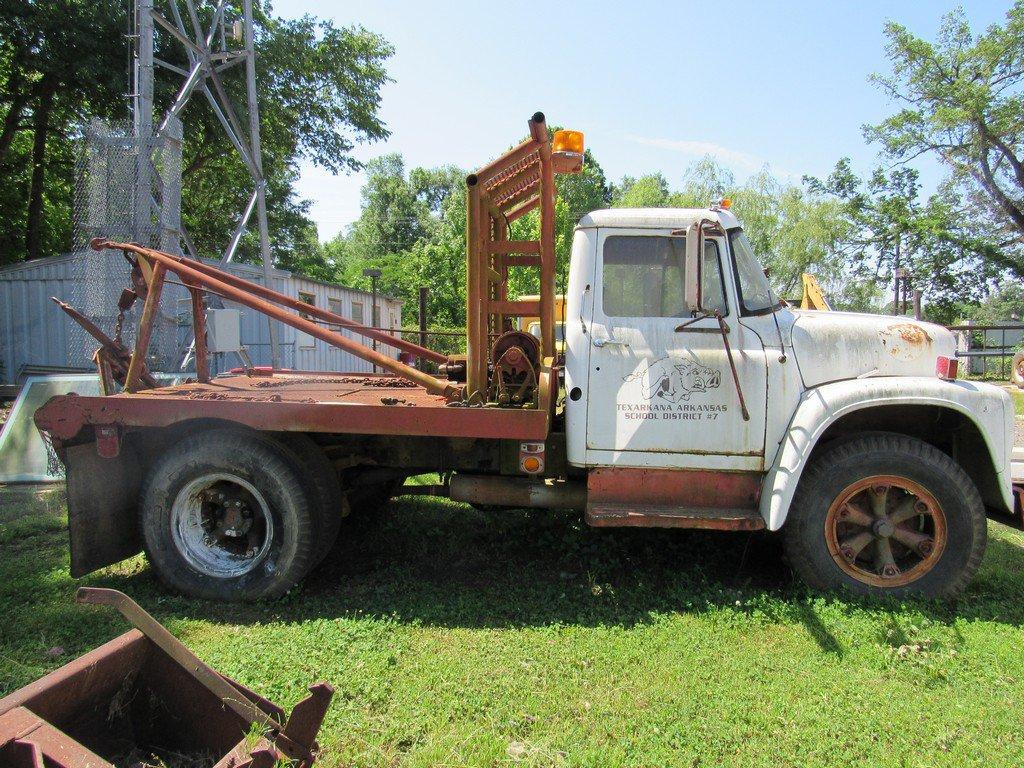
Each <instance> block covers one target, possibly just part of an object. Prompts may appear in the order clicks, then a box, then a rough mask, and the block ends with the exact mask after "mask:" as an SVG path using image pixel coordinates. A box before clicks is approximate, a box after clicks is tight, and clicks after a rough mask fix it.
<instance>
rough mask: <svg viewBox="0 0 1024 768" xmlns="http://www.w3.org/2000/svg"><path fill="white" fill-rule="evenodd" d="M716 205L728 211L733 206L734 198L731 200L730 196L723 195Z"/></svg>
mask: <svg viewBox="0 0 1024 768" xmlns="http://www.w3.org/2000/svg"><path fill="white" fill-rule="evenodd" d="M715 207H716V208H721V209H722V210H723V211H728V210H729V209H730V208H732V200H730V199H729V198H728V197H723V198H722V199H721V200H719V201H718V203H717V204H716V205H715Z"/></svg>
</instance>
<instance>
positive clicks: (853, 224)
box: [805, 158, 997, 319]
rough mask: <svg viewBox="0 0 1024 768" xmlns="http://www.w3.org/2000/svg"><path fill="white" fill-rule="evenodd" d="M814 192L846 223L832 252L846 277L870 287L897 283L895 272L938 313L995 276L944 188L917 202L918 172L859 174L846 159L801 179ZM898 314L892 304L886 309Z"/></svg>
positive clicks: (904, 169)
mask: <svg viewBox="0 0 1024 768" xmlns="http://www.w3.org/2000/svg"><path fill="white" fill-rule="evenodd" d="M805 181H806V183H807V185H808V187H809V189H811V190H812V192H814V193H817V194H821V195H825V196H828V197H830V198H831V199H832V200H833V201H834V202H835V203H837V204H838V205H839V211H840V213H841V216H842V217H843V218H844V219H845V222H846V226H845V229H844V231H843V234H842V236H841V237H839V238H837V240H836V243H835V250H836V253H837V254H838V255H840V256H841V257H842V258H843V259H844V260H845V262H846V264H845V269H846V271H847V273H848V275H849V276H850V277H851V278H852V279H854V280H858V281H861V282H862V283H865V284H868V285H872V284H874V285H894V281H895V274H896V270H898V269H902V270H906V276H907V279H908V280H909V284H910V285H912V286H913V287H914V288H918V289H921V290H922V291H923V292H924V294H925V298H926V300H927V301H928V302H929V304H930V307H931V312H932V316H933V317H934V318H935V319H945V318H946V317H947V315H948V314H949V313H950V312H954V311H955V310H954V308H955V307H956V306H958V305H959V304H962V303H963V302H965V301H969V300H971V299H972V298H974V297H976V296H978V295H981V294H983V293H984V292H985V291H986V284H987V281H988V280H990V279H993V278H994V277H996V276H997V275H996V272H995V270H994V268H993V267H992V266H991V263H990V262H986V261H985V258H984V257H985V255H986V254H987V253H988V252H989V251H988V245H987V243H986V242H985V241H984V240H983V239H981V238H977V237H974V236H972V235H971V234H970V233H968V232H965V231H963V227H962V222H961V221H960V220H959V219H958V217H957V214H956V210H955V206H954V204H953V201H952V200H951V199H950V196H949V194H948V190H947V192H946V193H942V192H940V193H938V194H936V195H933V196H931V197H930V198H928V199H927V200H924V201H922V200H921V196H920V186H921V185H920V182H919V180H918V172H917V171H916V170H915V169H913V168H909V167H901V168H896V169H894V170H891V171H886V170H884V169H882V168H878V169H876V170H875V171H874V172H873V173H872V174H871V176H870V177H869V178H867V179H861V178H860V177H858V176H857V175H856V174H854V172H853V170H852V169H851V166H850V161H849V159H848V158H843V159H842V160H840V161H839V162H838V163H836V167H835V169H834V170H833V171H832V173H831V174H830V175H829V176H828V178H827V179H825V180H824V181H820V180H818V179H815V178H810V177H808V178H806V179H805ZM890 308H891V309H892V311H893V312H894V313H895V312H897V309H898V308H896V307H890Z"/></svg>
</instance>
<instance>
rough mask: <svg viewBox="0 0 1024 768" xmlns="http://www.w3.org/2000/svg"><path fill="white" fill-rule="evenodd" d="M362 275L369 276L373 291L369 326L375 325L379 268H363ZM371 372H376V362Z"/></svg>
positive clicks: (375, 347)
mask: <svg viewBox="0 0 1024 768" xmlns="http://www.w3.org/2000/svg"><path fill="white" fill-rule="evenodd" d="M363 277H368V278H370V285H371V286H372V288H371V290H372V291H373V304H372V305H371V307H370V327H371V328H376V327H377V278H379V277H380V270H379V269H364V270H363ZM373 351H374V352H376V351H377V340H376V339H374V340H373ZM373 372H374V373H376V372H377V364H376V363H374V364H373Z"/></svg>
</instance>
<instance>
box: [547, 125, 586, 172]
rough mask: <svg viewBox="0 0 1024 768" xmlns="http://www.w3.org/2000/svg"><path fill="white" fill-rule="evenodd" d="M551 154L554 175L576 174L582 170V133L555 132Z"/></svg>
mask: <svg viewBox="0 0 1024 768" xmlns="http://www.w3.org/2000/svg"><path fill="white" fill-rule="evenodd" d="M551 152H552V155H553V157H554V160H555V172H556V173H578V172H579V171H581V170H582V169H583V131H569V130H564V129H563V130H561V131H555V135H554V138H553V139H552V141H551Z"/></svg>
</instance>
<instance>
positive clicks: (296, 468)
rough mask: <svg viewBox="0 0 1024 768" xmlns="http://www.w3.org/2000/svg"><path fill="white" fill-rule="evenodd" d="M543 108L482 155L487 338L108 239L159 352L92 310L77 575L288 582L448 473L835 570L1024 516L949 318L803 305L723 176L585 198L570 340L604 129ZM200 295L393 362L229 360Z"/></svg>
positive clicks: (469, 487)
mask: <svg viewBox="0 0 1024 768" xmlns="http://www.w3.org/2000/svg"><path fill="white" fill-rule="evenodd" d="M529 131H530V134H529V138H528V139H527V140H525V141H524V142H523V143H521V144H520V145H518V146H516V147H514V148H513V149H511V150H509V151H508V152H506V153H505V154H503V155H502V156H501V157H500V158H498V159H497V160H495V161H494V162H492V163H491V164H489V165H487V166H485V167H484V168H481V169H480V170H479V171H477V172H476V173H474V174H471V175H470V176H468V177H467V179H466V184H467V192H468V194H467V201H468V202H467V208H468V210H467V215H466V237H467V265H468V267H467V273H468V285H467V291H466V293H467V306H466V310H467V313H466V314H467V329H466V342H467V346H466V354H465V355H461V356H447V355H442V354H439V353H437V352H435V351H432V350H430V349H426V348H423V347H421V346H418V345H416V344H412V343H410V342H407V341H404V340H402V339H400V338H396V337H393V336H391V335H389V334H387V333H384V332H382V331H379V330H376V329H374V328H370V327H364V326H362V325H358V324H356V323H354V322H353V321H351V320H349V319H346V318H344V317H341V316H338V315H336V314H334V313H331V312H328V311H326V310H324V309H322V308H319V307H313V306H309V305H307V304H304V303H301V302H299V301H298V299H297V298H295V297H289V296H285V295H283V294H279V293H276V292H274V291H272V290H269V289H268V288H266V287H264V286H261V285H257V284H253V283H249V282H246V281H244V280H241V279H239V278H237V277H234V276H232V275H229V274H227V273H226V272H223V271H221V270H219V269H217V268H216V267H214V266H210V265H208V264H206V263H204V262H201V261H195V260H189V259H186V258H182V257H178V256H174V255H170V254H167V253H163V252H160V251H155V250H151V249H148V248H144V247H140V246H138V245H134V244H131V243H115V242H107V241H94V243H93V245H94V247H95V248H96V249H97V250H100V249H113V250H114V251H115V252H117V251H120V252H121V254H123V256H124V257H125V258H127V259H128V260H129V262H130V263H131V265H132V274H133V279H132V282H133V286H132V289H131V290H130V291H126V294H125V296H124V300H123V301H122V309H123V308H124V306H127V305H128V304H130V302H131V300H132V298H134V297H138V298H140V299H142V300H143V301H144V305H143V310H142V313H141V319H140V325H139V329H138V333H137V337H136V343H135V345H134V349H131V350H129V349H127V348H125V347H123V346H120V345H119V344H118V343H117V342H115V341H114V340H111V339H108V338H106V337H105V336H103V334H102V332H101V331H100V330H99V329H96V328H92V329H91V332H93V333H94V335H96V336H97V338H99V339H100V340H101V342H102V346H101V349H100V350H99V352H98V353H97V358H96V359H97V363H98V366H99V371H100V376H101V379H102V383H103V387H104V392H106V393H108V394H105V395H104V396H96V397H85V396H74V395H67V396H61V397H55V398H53V399H52V400H50V401H49V402H47V403H46V404H45V405H44V406H43V407H42V408H40V409H39V411H38V412H37V414H36V417H35V419H36V424H37V425H38V427H39V429H40V430H42V432H43V433H44V434H45V435H46V436H47V437H48V438H49V439H50V440H51V441H52V444H53V446H54V447H55V448H56V450H57V452H58V454H59V456H60V458H61V460H62V461H63V463H64V466H65V467H66V470H67V486H68V507H69V528H70V538H71V568H72V573H73V574H74V575H76V576H79V575H82V574H86V573H88V572H90V571H93V570H95V569H97V568H100V567H103V566H105V565H108V564H111V563H114V562H117V561H119V560H121V559H123V558H126V557H129V556H131V555H134V554H135V553H137V552H139V551H140V550H144V551H145V553H146V555H147V557H148V559H149V562H150V564H151V566H152V567H153V569H154V570H155V572H156V573H157V575H158V576H159V577H160V578H161V579H162V580H163V581H164V582H165V583H166V584H167V585H169V586H170V587H172V588H174V589H177V590H180V591H182V592H185V593H188V594H191V595H197V596H202V597H206V598H216V599H228V600H251V599H257V598H271V597H275V596H278V595H281V594H283V593H284V592H285V591H287V590H288V589H289V588H290V587H292V585H294V584H295V583H296V582H297V581H299V580H300V579H302V578H303V577H304V576H305V575H306V574H307V573H308V572H309V571H310V570H311V569H312V568H314V567H315V566H316V565H317V563H318V562H320V561H321V560H322V559H323V558H324V557H325V555H326V554H327V552H328V550H329V549H330V548H331V545H332V543H333V541H334V540H335V538H336V537H337V535H338V533H339V530H343V523H344V516H345V515H346V514H347V513H348V512H349V511H354V512H358V513H359V514H365V513H367V512H368V511H370V510H371V509H373V508H375V507H380V506H381V505H382V504H384V503H385V502H386V500H387V499H388V498H389V497H390V496H392V495H395V494H397V493H400V492H401V490H400V489H401V487H402V484H403V482H404V480H405V479H406V478H407V477H409V476H411V475H415V474H419V473H426V472H438V473H441V476H442V478H443V480H444V482H443V483H441V484H440V485H441V486H442V487H443V488H444V492H445V493H447V494H448V495H449V496H450V497H451V498H452V499H455V500H459V501H464V502H470V503H473V504H476V505H478V506H480V507H483V508H488V509H491V508H500V507H510V508H522V507H535V508H552V509H556V508H557V509H577V510H580V511H581V512H582V513H583V514H584V515H585V518H586V521H587V522H588V523H589V524H590V525H593V526H654V527H667V528H709V529H716V530H724V531H753V530H758V529H767V530H769V531H780V530H781V533H782V536H783V538H784V542H785V548H786V552H787V554H788V558H789V560H790V561H791V563H792V566H793V568H794V569H795V570H796V572H797V573H798V574H799V575H800V576H801V577H802V578H803V579H804V580H805V581H806V582H807V583H808V584H809V585H811V586H812V587H814V588H819V589H831V588H848V589H850V590H853V591H854V592H859V593H885V594H894V595H903V594H907V593H917V594H924V595H931V596H942V595H951V594H955V593H957V592H958V591H959V590H961V589H962V588H963V587H964V586H965V585H966V584H967V582H968V581H969V579H970V578H971V576H972V575H973V574H974V572H975V570H976V569H977V568H978V565H979V562H980V561H981V558H982V555H983V553H984V550H985V542H986V517H991V518H994V519H997V520H1001V521H1003V522H1006V523H1008V524H1011V525H1019V523H1020V514H1019V509H1018V510H1016V513H1015V509H1014V500H1013V495H1012V493H1011V480H1010V476H1009V464H1010V450H1011V448H1010V445H1011V439H1012V424H1013V415H1012V414H1013V408H1012V407H1011V404H1010V400H1009V397H1008V396H1007V394H1006V393H1004V392H1003V391H1002V390H1000V389H998V388H996V387H993V386H988V385H985V384H979V383H974V382H970V381H958V380H956V379H955V360H954V343H953V338H952V336H951V334H950V333H949V332H948V331H947V330H945V329H943V328H941V327H939V326H935V325H929V324H926V323H919V322H913V321H910V320H907V319H904V318H895V317H886V316H875V315H861V314H848V313H842V312H801V311H793V310H792V309H790V308H789V307H788V306H786V305H785V303H784V302H781V301H779V300H778V299H777V298H776V297H775V296H774V295H773V293H772V291H771V289H770V287H769V283H768V280H767V279H766V277H765V273H764V271H763V269H762V267H761V265H760V264H759V263H758V260H757V256H756V254H755V253H754V252H753V250H752V249H751V245H750V242H749V241H748V240H747V238H746V236H745V235H744V233H743V228H742V225H741V223H740V222H739V221H738V220H737V218H736V217H735V216H734V215H733V214H732V213H730V211H729V209H728V206H727V204H726V203H725V202H724V201H723V202H722V203H721V204H719V205H715V206H711V207H709V208H707V209H696V210H691V209H685V210H684V209H659V210H630V209H616V210H605V211H595V212H593V213H590V214H588V215H586V216H584V217H583V219H582V220H581V221H580V222H579V225H578V226H577V228H576V232H575V237H574V240H573V243H572V253H571V262H570V265H569V279H568V289H567V292H566V306H565V311H564V314H565V317H564V322H565V347H564V359H562V357H561V356H560V355H559V354H558V350H557V347H556V343H555V326H556V319H561V318H556V313H555V194H556V191H555V179H556V176H557V175H558V174H563V173H573V172H576V171H578V170H579V169H580V168H581V165H582V162H583V137H582V134H580V133H577V132H573V131H558V132H555V133H554V135H551V132H550V131H549V129H548V128H547V127H546V125H545V120H544V116H543V115H542V114H540V113H537V114H535V115H534V116H533V117H532V118H531V119H530V121H529ZM538 209H539V237H538V238H537V239H536V240H512V239H509V231H510V224H511V223H512V222H514V221H516V220H517V219H519V218H521V217H522V216H524V215H526V214H528V213H529V212H531V211H534V210H538ZM114 257H115V258H120V257H121V255H120V254H117V253H115V254H114ZM510 269H536V270H538V271H539V283H540V295H539V300H532V299H531V300H516V298H515V297H510V296H509V294H508V276H509V270H510ZM171 276H174V277H176V278H177V280H178V281H180V282H181V283H183V284H184V285H186V286H188V287H189V289H190V293H191V296H192V315H193V323H194V330H195V342H196V344H195V349H196V356H197V360H196V371H197V377H196V380H194V381H188V382H186V383H183V384H179V385H176V386H163V387H158V386H155V384H156V382H155V381H154V380H153V378H152V377H151V376H150V375H149V372H148V371H147V370H146V366H145V360H146V350H147V344H148V342H149V338H150V333H151V329H152V326H153V319H154V317H155V315H156V312H157V306H158V303H159V301H160V294H161V288H162V287H163V285H164V284H165V282H166V281H167V280H169V279H170V277H171ZM204 292H209V293H214V294H216V295H218V296H220V297H222V298H223V299H226V300H228V301H231V302H236V303H238V304H241V305H244V306H247V307H251V308H253V309H256V310H259V311H261V312H263V313H265V314H267V315H269V316H270V317H271V318H273V319H275V320H278V321H280V322H283V323H287V324H289V325H291V326H293V327H295V328H297V329H299V330H301V331H304V332H305V333H307V334H309V335H311V336H313V337H315V338H317V339H320V340H322V341H323V342H325V343H327V344H333V345H336V346H338V347H341V348H342V349H344V350H347V351H349V352H352V353H354V354H356V355H359V356H360V357H361V358H363V359H365V360H367V361H370V362H372V363H373V364H374V365H376V366H377V367H379V368H380V369H381V370H382V371H383V373H378V374H375V375H367V374H344V373H327V372H291V371H283V370H272V371H261V370H258V369H240V372H238V373H236V374H233V375H220V376H216V377H212V378H211V376H210V374H209V366H208V363H207V351H206V345H205V332H204V312H203V307H204V304H203V295H204ZM300 313H301V314H300ZM517 317H539V318H540V326H541V333H540V339H539V340H538V339H537V338H535V337H534V336H532V335H530V334H528V333H525V332H522V331H518V330H513V325H514V323H515V318H517ZM339 326H340V327H341V328H340V329H339ZM351 334H357V335H361V336H362V337H364V338H368V339H371V340H376V341H377V342H378V343H379V344H385V345H390V346H391V347H395V348H398V350H400V351H403V352H407V353H411V354H412V355H415V356H417V357H418V358H419V359H420V360H421V361H428V362H429V363H430V364H431V370H432V371H433V372H432V373H428V372H425V371H423V370H419V369H417V368H414V367H411V366H407V365H404V364H402V363H400V362H398V361H397V360H395V359H393V358H392V357H389V356H387V355H385V354H382V353H378V352H376V351H374V350H372V349H370V348H369V347H367V346H365V345H363V344H360V343H358V342H356V341H355V340H353V338H351V336H350V335H351ZM498 514H500V512H498Z"/></svg>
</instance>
